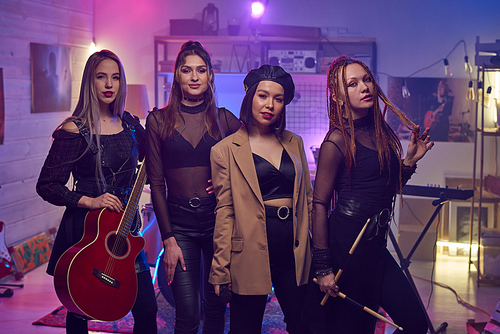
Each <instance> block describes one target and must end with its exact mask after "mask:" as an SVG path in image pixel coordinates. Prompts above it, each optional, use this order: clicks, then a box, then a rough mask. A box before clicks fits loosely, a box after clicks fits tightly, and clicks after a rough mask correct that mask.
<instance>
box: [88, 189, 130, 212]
mask: <svg viewBox="0 0 500 334" xmlns="http://www.w3.org/2000/svg"><path fill="white" fill-rule="evenodd" d="M78 207H79V208H86V209H90V210H97V209H102V208H106V209H108V210H111V211H115V212H117V213H119V212H120V211H122V202H121V201H120V200H119V199H118V197H116V196H115V195H113V194H110V193H104V194H102V195H101V196H99V197H96V198H92V197H88V196H82V198H80V200H79V201H78Z"/></svg>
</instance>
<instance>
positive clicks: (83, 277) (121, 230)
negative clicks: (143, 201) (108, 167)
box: [54, 161, 146, 321]
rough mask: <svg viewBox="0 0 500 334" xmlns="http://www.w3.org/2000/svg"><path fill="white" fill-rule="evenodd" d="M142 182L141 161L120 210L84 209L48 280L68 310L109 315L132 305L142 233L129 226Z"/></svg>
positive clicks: (96, 316) (114, 315)
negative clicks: (80, 227)
mask: <svg viewBox="0 0 500 334" xmlns="http://www.w3.org/2000/svg"><path fill="white" fill-rule="evenodd" d="M145 182H146V169H145V162H144V161H143V163H142V165H141V167H140V169H139V172H138V174H137V178H136V181H135V183H134V187H133V188H132V193H131V195H130V198H129V200H128V203H127V205H126V207H125V210H124V211H122V212H120V213H116V212H114V211H111V210H108V209H99V210H92V211H89V212H88V213H87V216H86V217H85V227H84V234H83V237H82V239H81V240H80V241H79V242H78V243H76V244H75V245H74V246H73V247H71V248H69V249H68V250H67V251H66V252H65V253H64V254H63V255H62V256H61V258H60V259H59V261H58V262H57V265H56V268H55V272H54V286H55V290H56V293H57V297H58V298H59V300H60V301H61V303H62V304H63V305H64V306H65V307H66V308H67V309H68V310H69V311H71V312H74V313H77V314H80V315H82V316H84V317H87V318H91V319H96V320H102V321H115V320H118V319H121V318H123V317H124V316H126V315H127V313H128V312H129V311H130V310H131V309H132V306H134V303H135V299H136V297H137V276H136V273H135V258H136V257H137V255H138V254H139V252H140V251H141V250H142V248H143V247H144V239H143V238H142V237H141V236H133V235H132V234H131V233H130V227H131V225H132V223H133V221H134V217H135V214H136V211H137V207H138V205H139V198H140V196H141V193H142V189H143V187H144V184H145Z"/></svg>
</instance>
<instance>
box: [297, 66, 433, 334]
mask: <svg viewBox="0 0 500 334" xmlns="http://www.w3.org/2000/svg"><path fill="white" fill-rule="evenodd" d="M327 86H328V105H329V117H330V125H331V130H330V131H329V132H328V133H327V135H326V137H325V140H324V142H323V143H322V145H321V150H320V155H319V161H318V167H317V173H316V180H315V187H314V197H313V213H312V237H313V241H312V244H313V271H314V272H313V273H312V274H313V276H315V277H317V279H318V283H319V288H318V285H315V284H309V285H310V288H309V293H308V301H307V304H308V306H310V307H307V308H306V309H305V317H306V320H307V322H308V324H309V325H310V326H311V327H312V328H313V329H314V330H315V332H317V333H342V334H346V333H363V334H366V333H373V332H374V329H375V324H376V318H375V317H373V316H372V315H370V314H368V313H366V312H364V311H363V310H361V309H359V308H356V307H355V306H353V305H352V304H350V303H348V302H346V301H345V300H342V299H341V298H329V299H328V301H327V303H326V304H325V306H323V307H322V306H320V302H321V300H322V298H323V296H324V294H325V293H329V294H330V295H331V296H336V295H337V294H336V292H337V291H339V287H340V291H341V292H343V293H344V294H346V295H347V296H349V297H351V298H352V299H354V300H355V301H357V302H359V303H360V304H362V305H364V306H367V307H368V308H371V309H373V310H377V309H378V307H379V306H381V307H383V308H384V309H385V310H386V311H387V312H388V313H389V315H390V316H391V317H392V319H393V320H394V322H395V323H396V324H398V325H399V326H401V327H403V328H404V332H405V333H426V332H427V323H426V319H425V314H424V312H423V309H422V308H421V307H420V305H419V301H418V299H417V297H416V295H415V294H414V292H413V290H412V289H411V287H410V285H409V283H408V281H407V279H406V277H405V276H404V275H403V273H402V271H401V269H400V268H399V266H398V265H397V263H396V262H395V261H394V259H393V258H392V256H391V254H390V253H389V252H388V250H387V248H386V245H387V241H386V237H387V229H388V220H389V219H390V217H389V214H388V213H389V212H392V207H393V200H394V198H395V196H396V194H397V193H398V192H400V190H401V188H402V187H403V186H404V184H405V183H406V182H407V181H408V180H409V178H410V177H411V175H412V174H413V173H414V172H415V169H416V163H417V161H418V160H420V159H421V158H422V157H423V156H424V155H425V153H426V152H427V151H428V150H429V149H430V148H431V147H432V146H433V145H434V143H433V142H431V141H430V137H429V136H428V133H429V129H426V130H425V131H424V132H423V134H422V135H421V136H420V137H419V134H420V133H419V132H420V128H419V126H415V125H414V124H413V123H412V122H411V121H410V120H409V119H408V118H407V117H406V116H405V115H404V114H403V112H401V111H400V110H399V109H398V108H397V107H395V106H394V105H393V104H392V103H391V102H390V101H389V100H388V99H387V98H386V97H385V95H384V94H383V92H382V91H381V90H380V87H379V86H378V85H377V84H376V82H375V81H374V78H373V75H372V73H371V71H370V70H369V69H368V67H367V66H366V65H364V64H363V63H362V62H360V61H358V60H354V59H351V58H348V57H340V58H337V59H336V60H335V61H334V62H333V63H332V65H331V66H330V69H329V71H328V77H327ZM379 99H380V100H382V101H383V102H384V104H385V107H384V110H383V112H382V110H381V108H380V105H379ZM388 109H389V110H391V111H392V112H393V113H395V114H396V115H397V116H398V117H399V118H400V120H401V122H402V123H403V124H404V125H405V126H406V127H408V128H409V129H410V130H411V131H412V135H411V139H410V143H409V146H408V149H407V153H406V156H405V158H404V159H401V158H400V157H401V156H402V154H403V150H402V147H401V143H400V141H399V140H398V138H397V136H396V135H395V133H394V131H393V130H392V129H391V128H390V127H389V125H388V124H387V123H386V122H385V120H384V115H385V112H386V111H387V110H388ZM334 191H335V194H336V195H337V196H336V197H337V202H336V203H335V209H334V210H333V212H331V214H330V216H329V217H328V208H329V204H330V199H331V198H332V197H333V194H334ZM379 213H382V214H381V217H386V218H387V219H384V218H382V219H380V220H379V221H378V222H377V223H378V225H376V226H378V227H379V229H378V233H371V232H370V233H369V232H366V233H365V236H364V238H363V239H362V240H361V242H360V244H359V245H358V247H357V249H356V251H355V252H354V254H353V255H350V256H348V252H349V250H350V248H351V246H352V244H353V242H354V240H355V239H356V237H357V236H358V234H359V232H360V231H361V229H362V227H363V225H364V224H365V222H366V220H367V219H368V218H370V217H372V220H375V219H374V216H375V215H378V214H379ZM339 268H342V269H343V274H342V276H341V277H340V278H339V282H335V280H334V277H335V274H336V273H337V271H338V270H339ZM337 284H338V285H337Z"/></svg>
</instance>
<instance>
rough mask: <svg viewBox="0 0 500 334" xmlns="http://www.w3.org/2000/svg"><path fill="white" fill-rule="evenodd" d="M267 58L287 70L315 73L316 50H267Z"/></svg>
mask: <svg viewBox="0 0 500 334" xmlns="http://www.w3.org/2000/svg"><path fill="white" fill-rule="evenodd" d="M268 59H269V64H271V65H275V66H276V65H279V66H281V67H283V69H284V70H285V71H287V72H292V73H293V72H295V73H316V63H317V62H316V50H269V52H268Z"/></svg>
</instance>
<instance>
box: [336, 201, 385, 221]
mask: <svg viewBox="0 0 500 334" xmlns="http://www.w3.org/2000/svg"><path fill="white" fill-rule="evenodd" d="M385 209H387V210H388V212H389V215H390V213H391V212H392V210H391V206H390V204H389V205H385V206H375V205H369V204H364V203H360V202H357V201H353V200H349V199H343V198H339V199H338V201H337V203H336V205H335V208H334V211H335V212H338V213H341V214H344V215H346V216H350V217H353V218H356V219H359V220H363V221H365V220H366V219H367V218H369V217H372V216H373V215H375V214H377V213H380V212H382V211H385Z"/></svg>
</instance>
